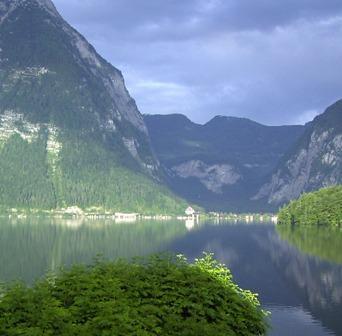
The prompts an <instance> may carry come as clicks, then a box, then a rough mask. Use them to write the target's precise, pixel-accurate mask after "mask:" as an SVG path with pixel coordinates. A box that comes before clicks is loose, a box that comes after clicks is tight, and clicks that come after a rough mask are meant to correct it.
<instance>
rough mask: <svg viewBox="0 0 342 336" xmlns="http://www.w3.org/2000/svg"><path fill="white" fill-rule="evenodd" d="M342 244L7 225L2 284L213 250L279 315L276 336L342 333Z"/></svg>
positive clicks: (105, 226)
mask: <svg viewBox="0 0 342 336" xmlns="http://www.w3.org/2000/svg"><path fill="white" fill-rule="evenodd" d="M340 238H341V236H340V235H338V234H336V232H335V233H334V232H332V231H315V230H312V231H307V230H305V231H304V232H303V231H302V230H299V231H293V230H287V229H286V228H277V229H276V227H275V226H274V225H271V224H270V225H268V224H267V225H261V224H252V223H250V224H248V225H241V224H239V223H235V224H228V223H224V224H223V223H219V222H216V223H197V222H192V221H191V222H189V221H187V222H185V221H183V222H182V221H144V222H135V223H124V224H118V223H116V224H115V223H114V222H113V221H106V220H92V221H86V220H77V221H75V220H72V221H68V220H48V219H45V220H43V219H42V220H37V219H36V220H32V219H25V220H24V219H22V220H17V221H14V220H11V221H9V220H8V219H0V281H7V280H12V279H18V278H21V279H23V280H24V281H26V282H28V283H31V282H32V281H33V280H34V279H37V278H38V277H40V276H42V275H43V274H44V273H45V272H46V271H47V270H49V269H50V270H55V269H57V268H58V267H59V266H60V265H65V264H66V265H69V264H71V263H74V262H85V263H89V262H91V261H92V260H93V258H94V257H95V256H96V255H97V254H102V255H104V256H105V257H107V258H112V259H113V258H117V257H131V256H135V255H144V254H149V253H153V252H157V251H165V250H170V251H174V252H176V253H183V254H186V255H187V256H188V257H189V258H196V257H198V256H199V255H201V253H202V252H203V251H210V252H214V253H215V255H216V257H217V258H218V259H220V260H221V261H222V262H223V263H225V264H227V265H228V266H229V268H230V269H231V270H232V272H233V275H234V278H235V280H236V281H237V282H238V283H239V285H240V286H241V287H243V288H249V289H251V290H252V291H255V292H258V293H260V299H261V301H262V302H263V304H264V305H265V307H266V308H267V309H270V310H271V311H272V312H273V315H272V325H273V326H274V330H273V332H272V335H276V336H288V335H291V336H303V335H310V336H327V335H342V319H341V318H340V316H342V265H341V264H339V262H340V258H341V255H340V253H339V251H338V250H339V248H338V246H341V244H339V242H340V240H339V239H340ZM322 240H325V241H324V242H322ZM329 330H332V331H333V332H334V333H330V331H329Z"/></svg>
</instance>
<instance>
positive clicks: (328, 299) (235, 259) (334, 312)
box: [173, 225, 342, 335]
mask: <svg viewBox="0 0 342 336" xmlns="http://www.w3.org/2000/svg"><path fill="white" fill-rule="evenodd" d="M312 239H313V238H312ZM318 239H319V238H318ZM189 246H191V247H189ZM173 248H175V249H176V250H177V251H183V252H185V253H186V254H187V255H189V256H190V257H196V256H198V254H199V253H201V251H203V250H206V251H211V252H214V253H215V256H216V257H217V258H219V259H220V260H221V261H222V262H224V263H226V264H227V265H228V266H229V268H231V270H232V272H233V275H234V278H235V280H236V281H237V282H238V283H239V285H240V286H241V287H243V288H249V289H251V290H252V291H254V292H257V293H260V298H261V301H262V302H263V303H264V304H267V305H276V306H277V305H280V306H292V307H296V306H297V307H298V306H303V307H304V308H305V309H306V310H307V311H309V312H310V313H311V314H312V315H313V316H314V317H315V318H316V319H317V320H320V321H322V323H323V324H324V325H325V326H326V327H328V328H329V329H331V330H334V331H335V332H336V333H337V334H341V335H342V319H341V318H340V316H342V265H337V264H333V263H328V262H324V261H322V260H320V259H317V258H314V257H310V256H308V255H306V254H303V253H302V252H300V251H299V250H297V249H296V248H294V247H293V246H291V245H290V244H289V243H287V242H286V241H284V240H282V239H281V238H280V237H279V235H278V234H277V232H276V230H275V228H274V227H273V226H270V225H265V226H261V225H248V226H247V225H246V226H234V225H222V226H216V227H214V226H206V227H203V228H202V230H200V231H197V232H194V233H193V234H191V235H189V236H185V237H184V238H183V239H181V240H179V241H178V242H177V243H176V244H175V246H173Z"/></svg>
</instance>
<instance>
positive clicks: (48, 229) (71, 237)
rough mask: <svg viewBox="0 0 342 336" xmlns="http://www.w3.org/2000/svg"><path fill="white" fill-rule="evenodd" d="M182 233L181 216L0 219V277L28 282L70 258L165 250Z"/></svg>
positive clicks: (89, 259) (78, 259) (84, 259)
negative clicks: (110, 219) (144, 219)
mask: <svg viewBox="0 0 342 336" xmlns="http://www.w3.org/2000/svg"><path fill="white" fill-rule="evenodd" d="M185 233H186V228H185V225H184V223H183V222H172V223H171V222H157V221H154V222H149V223H148V222H137V223H134V224H133V223H130V224H115V223H113V222H105V221H90V222H85V223H83V222H78V221H66V220H51V219H46V220H43V219H42V220H38V219H34V220H32V219H27V220H20V221H17V222H14V221H11V222H10V223H9V221H8V219H0V265H1V268H0V281H8V280H14V279H18V278H20V279H22V280H24V281H26V282H32V281H33V280H34V279H37V278H38V277H40V276H42V275H43V274H44V273H45V272H46V271H47V270H55V269H56V268H58V267H59V266H61V265H68V264H72V263H75V262H85V263H90V262H92V260H93V259H94V258H95V257H96V255H98V254H101V255H103V256H104V257H105V258H117V257H133V256H138V255H144V254H149V253H153V252H156V251H159V250H164V246H165V245H166V244H167V243H168V242H170V241H171V240H173V239H175V238H176V237H178V236H182V235H184V234H185Z"/></svg>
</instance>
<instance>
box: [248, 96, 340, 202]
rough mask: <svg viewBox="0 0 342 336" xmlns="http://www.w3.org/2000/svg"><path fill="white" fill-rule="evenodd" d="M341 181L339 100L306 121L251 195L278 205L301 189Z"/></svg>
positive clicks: (305, 189)
mask: <svg viewBox="0 0 342 336" xmlns="http://www.w3.org/2000/svg"><path fill="white" fill-rule="evenodd" d="M341 183H342V101H338V102H337V103H335V104H334V105H332V106H330V107H329V108H328V109H327V110H326V111H325V113H323V114H322V115H320V116H318V117H317V118H315V119H314V121H313V122H312V123H310V124H309V125H307V130H306V132H305V133H304V135H303V136H302V137H301V138H300V139H299V141H298V142H297V143H296V144H295V146H294V147H293V148H292V149H291V150H290V152H289V153H288V154H287V155H286V156H285V157H284V159H283V160H281V162H280V164H279V165H278V168H277V169H276V170H275V172H274V173H273V174H272V176H271V177H270V179H269V181H268V182H267V183H266V184H265V185H263V186H262V188H261V189H260V190H259V192H258V193H257V195H256V196H255V197H254V199H259V200H260V199H265V200H267V202H268V203H270V204H274V205H280V204H282V203H285V202H287V201H290V200H292V199H295V198H297V197H299V196H300V194H301V193H303V192H307V191H312V190H316V189H319V188H322V187H327V186H332V185H337V184H341Z"/></svg>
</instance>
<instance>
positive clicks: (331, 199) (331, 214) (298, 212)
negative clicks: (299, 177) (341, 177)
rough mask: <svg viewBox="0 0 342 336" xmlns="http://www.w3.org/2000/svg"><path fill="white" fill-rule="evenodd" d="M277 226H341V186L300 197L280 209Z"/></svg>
mask: <svg viewBox="0 0 342 336" xmlns="http://www.w3.org/2000/svg"><path fill="white" fill-rule="evenodd" d="M278 222H279V224H291V225H293V224H300V225H325V226H331V227H340V226H341V225H342V186H336V187H330V188H325V189H321V190H319V191H316V192H312V193H307V194H304V195H302V197H300V198H299V199H298V200H295V201H292V202H291V203H290V204H289V205H287V206H285V207H284V208H282V209H281V210H280V212H279V215H278Z"/></svg>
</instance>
